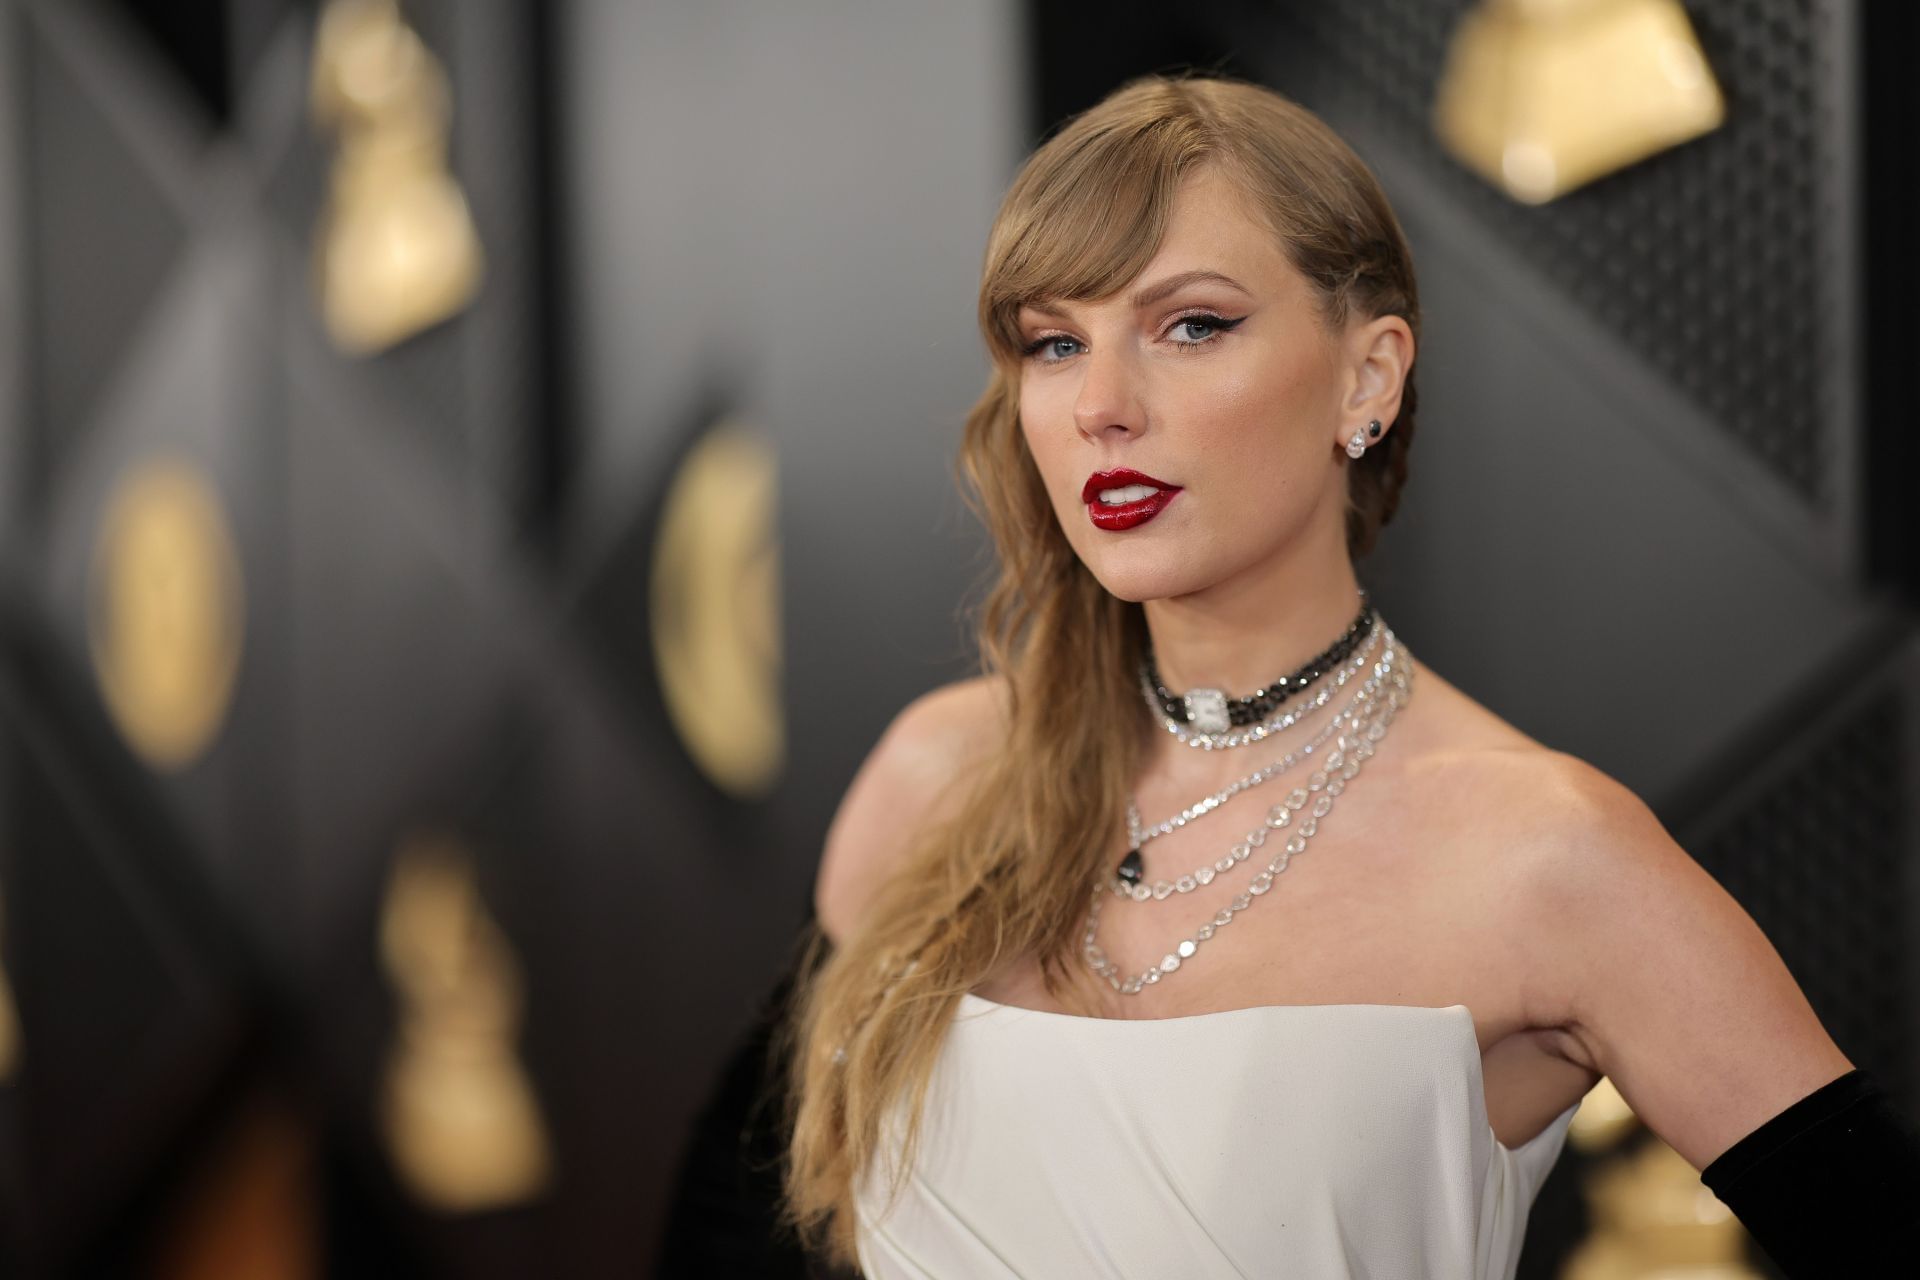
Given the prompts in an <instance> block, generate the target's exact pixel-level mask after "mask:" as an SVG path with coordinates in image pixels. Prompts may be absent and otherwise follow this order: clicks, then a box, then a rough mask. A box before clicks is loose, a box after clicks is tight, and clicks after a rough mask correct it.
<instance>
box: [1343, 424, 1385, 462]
mask: <svg viewBox="0 0 1920 1280" xmlns="http://www.w3.org/2000/svg"><path fill="white" fill-rule="evenodd" d="M1369 436H1371V437H1373V438H1374V439H1376V440H1377V439H1379V438H1380V419H1378V418H1375V419H1373V420H1372V421H1371V422H1369V423H1367V427H1366V430H1364V431H1356V432H1354V433H1353V435H1352V436H1351V437H1350V438H1349V439H1348V440H1347V456H1348V457H1349V458H1357V457H1359V456H1360V455H1361V454H1363V453H1365V452H1366V451H1367V438H1368V437H1369Z"/></svg>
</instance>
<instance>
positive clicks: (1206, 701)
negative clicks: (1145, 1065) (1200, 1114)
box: [1081, 591, 1412, 995]
mask: <svg viewBox="0 0 1920 1280" xmlns="http://www.w3.org/2000/svg"><path fill="white" fill-rule="evenodd" d="M1376 650H1377V651H1378V656H1377V657H1376V658H1373V659H1372V666H1371V670H1370V672H1369V674H1368V675H1367V676H1366V678H1365V679H1364V680H1362V681H1361V683H1360V685H1359V688H1358V690H1357V691H1356V692H1355V693H1354V694H1353V696H1352V697H1351V698H1349V699H1348V700H1347V702H1346V703H1345V704H1344V705H1343V706H1342V707H1341V709H1340V710H1339V711H1338V712H1336V713H1335V715H1334V716H1333V718H1332V719H1331V720H1330V721H1329V722H1328V723H1327V724H1326V725H1324V726H1323V727H1322V728H1321V729H1320V730H1319V731H1318V732H1317V733H1316V734H1314V736H1313V737H1312V738H1310V739H1309V740H1307V741H1305V742H1303V743H1301V744H1300V745H1299V746H1297V747H1296V748H1294V749H1293V750H1292V751H1289V752H1287V753H1286V754H1285V755H1283V756H1281V757H1280V758H1279V759H1277V760H1275V761H1273V762H1271V763H1270V764H1267V765H1265V766H1263V767H1262V768H1260V769H1257V770H1255V771H1254V772H1252V773H1250V774H1248V775H1246V776H1245V777H1242V778H1240V779H1238V780H1237V781H1235V782H1233V783H1230V784H1229V785H1228V786H1227V787H1225V788H1223V789H1222V790H1220V791H1217V792H1215V793H1214V794H1212V795H1210V796H1207V797H1204V798H1203V799H1201V800H1199V801H1197V802H1195V803H1194V804H1192V805H1189V806H1188V807H1187V808H1185V809H1183V810H1181V811H1180V812H1179V813H1177V814H1175V815H1174V816H1173V817H1171V818H1168V819H1166V820H1165V821H1163V822H1160V823H1157V824H1155V825H1154V826H1152V827H1147V826H1145V825H1144V824H1143V823H1142V821H1141V819H1140V814H1139V810H1138V808H1137V807H1136V806H1135V805H1133V804H1132V803H1131V802H1130V803H1129V804H1128V806H1127V831H1128V836H1129V845H1130V846H1131V847H1130V848H1129V850H1128V853H1127V856H1126V857H1125V858H1124V859H1122V861H1121V863H1120V866H1119V867H1118V868H1117V869H1116V871H1115V872H1114V874H1113V875H1112V876H1111V877H1110V878H1103V879H1102V880H1101V881H1100V882H1099V883H1097V884H1096V885H1094V887H1093V893H1092V898H1091V902H1090V903H1089V907H1088V911H1087V925H1086V931H1085V934H1084V937H1083V939H1082V948H1081V949H1082V953H1083V955H1084V956H1085V958H1086V961H1087V964H1088V966H1089V967H1090V968H1091V969H1092V970H1093V971H1094V973H1096V974H1097V975H1099V976H1100V977H1102V978H1105V979H1106V981H1107V983H1108V985H1109V986H1111V987H1112V988H1113V990H1115V991H1116V992H1119V993H1120V994H1121V995H1137V994H1138V993H1139V992H1140V991H1142V990H1144V989H1145V988H1147V987H1149V986H1152V985H1154V984H1156V983H1158V982H1159V981H1160V980H1161V979H1162V978H1163V977H1165V976H1166V975H1167V974H1171V973H1174V972H1176V971H1177V970H1178V969H1179V968H1180V967H1181V966H1182V965H1183V964H1185V963H1186V962H1188V961H1190V960H1191V959H1192V958H1193V956H1194V955H1195V953H1196V952H1198V951H1199V949H1200V947H1201V946H1202V945H1203V944H1204V943H1206V942H1207V941H1208V940H1209V939H1210V938H1212V937H1213V936H1214V934H1215V933H1217V932H1218V931H1219V930H1220V929H1222V928H1225V927H1226V926H1227V925H1228V924H1229V923H1231V922H1232V921H1233V919H1234V917H1235V916H1237V915H1238V914H1239V913H1240V912H1242V911H1245V910H1247V909H1248V908H1249V907H1251V906H1252V905H1253V902H1254V899H1256V898H1259V897H1262V896H1264V895H1265V894H1266V893H1267V891H1268V890H1269V889H1271V888H1272V887H1273V881H1274V877H1276V876H1278V875H1280V874H1281V873H1282V872H1283V871H1285V870H1286V869H1287V866H1288V864H1289V862H1290V861H1291V860H1292V858H1293V856H1294V855H1295V854H1298V853H1302V852H1305V850H1306V848H1307V843H1308V841H1310V840H1311V839H1312V838H1313V836H1314V834H1315V832H1316V831H1318V830H1319V824H1320V822H1321V820H1322V819H1324V818H1325V817H1326V816H1327V814H1328V813H1330V812H1331V811H1332V809H1333V802H1334V799H1335V798H1336V797H1337V796H1339V795H1340V794H1341V792H1343V791H1344V790H1345V789H1346V787H1347V785H1348V784H1349V783H1350V782H1352V781H1353V780H1354V779H1355V778H1356V777H1358V775H1359V773H1360V769H1361V766H1362V765H1363V764H1365V762H1366V761H1367V760H1369V759H1371V758H1372V756H1373V753H1374V748H1375V746H1376V744H1378V743H1379V742H1380V740H1381V739H1383V738H1384V737H1385V736H1386V733H1387V729H1388V727H1389V726H1390V725H1391V724H1392V723H1393V718H1394V716H1395V715H1396V714H1397V713H1398V712H1399V710H1400V708H1402V707H1403V706H1405V705H1406V702H1407V699H1408V698H1409V697H1411V696H1412V676H1411V670H1410V666H1409V664H1408V662H1407V653H1406V650H1405V648H1404V647H1403V646H1402V645H1401V644H1400V642H1399V640H1398V638H1397V637H1396V636H1395V635H1394V634H1393V631H1392V630H1391V629H1390V628H1389V627H1388V626H1387V625H1386V623H1385V621H1384V620H1383V619H1381V618H1380V617H1379V616H1378V614H1377V613H1376V612H1375V610H1374V609H1373V607H1372V605H1371V603H1370V602H1369V601H1368V600H1367V598H1366V593H1365V592H1364V591H1362V593H1361V610H1360V614H1359V616H1358V617H1356V618H1355V619H1354V621H1353V623H1352V624H1350V625H1349V626H1348V628H1347V630H1346V631H1345V632H1343V633H1342V635H1341V636H1340V638H1339V639H1337V640H1336V641H1335V642H1334V643H1333V644H1332V645H1330V646H1328V648H1327V650H1326V651H1325V652H1323V653H1322V654H1321V655H1320V656H1319V657H1318V658H1315V659H1314V660H1313V661H1311V662H1309V663H1307V664H1306V665H1305V666H1304V667H1302V668H1301V670H1300V671H1298V672H1295V673H1293V674H1292V675H1291V676H1288V677H1285V678H1283V679H1282V680H1278V681H1275V682H1273V683H1272V684H1270V685H1268V686H1266V688H1264V689H1262V690H1260V691H1258V692H1257V693H1256V694H1252V695H1248V697H1247V698H1243V699H1236V700H1232V701H1229V700H1227V699H1226V698H1225V696H1224V695H1223V694H1221V693H1220V691H1218V690H1196V691H1195V693H1196V694H1200V695H1202V696H1201V697H1199V698H1198V699H1195V697H1194V695H1193V694H1188V695H1174V694H1171V693H1169V692H1168V691H1167V690H1166V689H1165V688H1164V687H1162V686H1161V685H1160V682H1159V679H1158V676H1157V674H1156V673H1154V672H1153V671H1152V668H1151V659H1150V658H1149V659H1148V660H1147V661H1146V662H1143V663H1142V668H1141V689H1142V693H1143V694H1144V695H1145V696H1146V698H1147V700H1148V701H1149V703H1150V704H1151V705H1152V706H1153V707H1154V710H1155V711H1156V713H1157V714H1158V715H1159V716H1160V717H1161V720H1162V722H1163V724H1164V725H1166V727H1167V728H1168V731H1169V732H1171V733H1174V734H1175V736H1176V737H1180V740H1181V741H1183V742H1187V743H1188V745H1200V746H1202V749H1206V750H1220V749H1225V748H1230V747H1236V746H1243V745H1246V744H1248V743H1251V742H1257V741H1260V740H1262V739H1264V738H1266V737H1269V736H1272V735H1273V734H1276V733H1279V732H1281V731H1283V730H1285V729H1286V728H1289V727H1291V726H1292V725H1294V724H1297V723H1299V721H1300V720H1301V719H1303V718H1304V717H1305V715H1306V714H1307V713H1309V712H1311V711H1313V710H1315V709H1317V708H1318V707H1321V706H1324V705H1325V704H1326V702H1327V701H1328V699H1329V698H1331V697H1332V696H1333V694H1334V693H1335V692H1336V691H1337V690H1338V689H1339V688H1341V687H1342V686H1344V685H1345V684H1346V683H1347V682H1348V681H1349V680H1350V679H1351V678H1352V677H1353V676H1354V675H1355V674H1357V673H1358V672H1359V671H1360V670H1362V669H1363V668H1365V667H1366V666H1367V663H1368V660H1369V655H1372V654H1374V653H1375V651H1376ZM1330 670H1331V671H1335V672H1336V674H1335V678H1334V680H1333V681H1331V682H1329V683H1328V684H1327V685H1326V686H1325V687H1324V688H1322V689H1321V690H1320V692H1319V693H1318V694H1317V695H1316V696H1315V697H1313V698H1309V699H1306V700H1305V701H1304V702H1303V703H1302V704H1301V705H1300V706H1298V707H1296V708H1294V709H1293V710H1292V711H1290V712H1288V713H1287V714H1285V715H1279V716H1272V717H1271V718H1269V719H1266V720H1263V721H1260V722H1258V723H1253V722H1250V721H1249V722H1247V723H1249V724H1250V726H1251V727H1248V728H1243V729H1241V730H1239V731H1238V732H1236V731H1235V730H1234V729H1231V728H1225V729H1223V728H1219V727H1218V726H1219V725H1220V723H1221V720H1222V719H1223V718H1224V719H1225V720H1227V722H1228V723H1229V724H1233V723H1236V722H1234V721H1233V720H1232V715H1233V712H1232V711H1231V710H1230V709H1229V710H1227V711H1225V712H1220V708H1221V707H1222V706H1226V707H1228V708H1231V707H1233V706H1235V705H1244V706H1259V707H1262V708H1263V709H1264V714H1267V715H1270V716H1271V713H1272V712H1274V711H1276V710H1277V709H1278V707H1279V706H1280V704H1281V703H1282V702H1285V701H1286V700H1288V699H1289V698H1291V697H1292V696H1293V695H1294V694H1295V693H1298V692H1300V691H1301V690H1304V689H1305V688H1307V687H1308V686H1309V685H1311V684H1312V683H1313V681H1314V680H1315V679H1318V678H1319V676H1321V675H1324V674H1325V673H1326V672H1327V671H1330ZM1302 675H1307V679H1306V680H1305V681H1304V682H1302V681H1301V680H1300V677H1301V676H1302ZM1276 695H1277V696H1276ZM1195 708H1199V709H1200V710H1199V712H1198V714H1196V711H1195ZM1203 725H1204V726H1205V727H1201V726H1203ZM1182 733H1184V734H1186V735H1188V736H1186V737H1181V734H1182ZM1206 739H1216V740H1215V741H1211V742H1207V741H1206ZM1225 739H1232V740H1230V741H1229V740H1225ZM1308 760H1314V761H1315V762H1316V764H1317V767H1316V768H1315V769H1314V770H1313V772H1312V773H1311V774H1310V775H1309V776H1308V777H1307V778H1306V779H1305V780H1304V781H1303V782H1302V783H1301V784H1300V785H1297V786H1295V787H1294V788H1293V789H1292V790H1291V791H1290V792H1288V794H1287V795H1286V797H1285V798H1284V799H1282V800H1281V801H1280V802H1279V803H1277V804H1275V805H1273V806H1272V807H1271V808H1269V809H1268V810H1267V813H1266V816H1265V817H1264V818H1263V819H1262V820H1261V823H1260V825H1259V826H1257V827H1255V828H1254V829H1253V830H1251V831H1249V832H1248V833H1247V834H1246V835H1245V836H1244V837H1243V838H1242V839H1241V840H1239V841H1238V842H1236V843H1235V844H1234V845H1233V846H1232V847H1231V848H1229V849H1228V850H1227V851H1226V852H1225V853H1223V854H1222V855H1221V856H1220V857H1219V858H1217V859H1216V860H1215V861H1213V862H1211V863H1208V864H1205V865H1202V866H1200V867H1198V868H1196V869H1194V870H1193V871H1190V872H1188V873H1186V874H1184V875H1181V876H1179V877H1178V878H1176V879H1174V880H1171V881H1168V880H1165V879H1160V880H1156V881H1154V882H1153V883H1152V884H1151V885H1149V884H1147V883H1146V880H1145V876H1144V869H1143V867H1142V864H1141V860H1140V850H1141V848H1142V846H1144V845H1145V844H1146V843H1147V842H1149V841H1151V840H1153V839H1155V838H1157V837H1159V836H1162V835H1165V834H1167V833H1169V832H1172V831H1175V830H1178V829H1179V828H1181V827H1183V826H1185V825H1187V824H1188V823H1190V822H1192V821H1194V820H1196V819H1197V818H1200V817H1202V816H1204V815H1205V814H1208V813H1211V812H1213V811H1214V810H1216V809H1218V808H1219V807H1220V806H1222V805H1224V804H1225V803H1226V802H1227V801H1228V800H1229V799H1231V798H1232V797H1233V796H1236V795H1238V794H1240V793H1241V792H1243V791H1246V790H1249V789H1251V788H1253V787H1257V786H1260V785H1261V784H1263V783H1265V782H1268V781H1270V780H1271V779H1273V778H1276V777H1279V776H1280V775H1282V774H1284V773H1286V772H1287V771H1288V770H1289V769H1292V768H1293V767H1294V766H1295V765H1298V764H1300V763H1302V762H1303V761H1308ZM1282 837H1284V839H1282ZM1269 839H1278V840H1280V846H1281V847H1280V849H1279V851H1278V852H1276V853H1275V854H1274V855H1273V856H1272V857H1271V858H1270V859H1269V860H1268V862H1267V864H1266V866H1265V867H1264V868H1262V869H1261V870H1259V871H1257V872H1255V873H1254V874H1253V876H1252V877H1251V878H1250V879H1249V880H1248V882H1247V884H1246V886H1245V887H1244V888H1243V889H1242V890H1241V891H1240V892H1239V893H1237V894H1235V895H1234V897H1233V898H1232V899H1231V900H1229V902H1228V903H1227V905H1226V906H1225V907H1223V908H1221V910H1220V911H1218V912H1216V913H1215V915H1214V916H1213V918H1212V919H1211V920H1210V921H1208V922H1206V923H1204V924H1202V925H1201V926H1200V927H1199V928H1198V929H1197V930H1195V931H1194V932H1193V933H1191V934H1189V935H1188V936H1186V937H1184V938H1181V939H1179V940H1178V941H1177V942H1175V943H1174V944H1173V946H1172V947H1171V948H1169V949H1168V951H1167V952H1166V954H1165V956H1164V957H1163V958H1162V959H1161V960H1160V961H1159V963H1157V964H1154V965H1151V966H1149V967H1148V968H1147V969H1145V970H1144V971H1142V972H1140V973H1138V974H1132V975H1124V974H1123V973H1122V972H1121V970H1120V968H1119V966H1117V965H1115V964H1114V963H1113V962H1112V961H1111V960H1109V959H1108V958H1107V955H1106V952H1105V951H1104V950H1103V949H1102V948H1101V946H1100V945H1099V941H1098V938H1099V927H1100V910H1101V906H1102V904H1103V902H1104V900H1105V899H1107V898H1109V897H1123V898H1129V899H1132V900H1133V901H1136V902H1142V903H1145V902H1160V901H1165V900H1166V899H1168V898H1171V897H1173V896H1175V895H1176V894H1178V895H1185V894H1188V893H1192V892H1194V891H1195V890H1197V889H1199V888H1201V887H1203V886H1206V885H1209V884H1211V883H1213V882H1214V881H1215V880H1216V879H1218V878H1220V877H1221V876H1223V875H1225V874H1227V873H1229V872H1231V871H1233V870H1234V869H1235V868H1236V867H1238V866H1239V865H1240V864H1241V863H1242V862H1244V861H1246V860H1247V859H1248V858H1249V857H1250V856H1251V855H1252V853H1253V851H1254V850H1256V849H1260V848H1263V847H1264V846H1265V844H1266V843H1267V841H1268V840H1269Z"/></svg>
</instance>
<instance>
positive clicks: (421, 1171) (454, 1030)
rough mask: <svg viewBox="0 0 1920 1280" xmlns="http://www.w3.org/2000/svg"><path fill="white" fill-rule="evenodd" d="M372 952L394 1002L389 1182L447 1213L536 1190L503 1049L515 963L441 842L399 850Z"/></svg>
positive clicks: (537, 1144) (516, 1003) (386, 1102)
mask: <svg viewBox="0 0 1920 1280" xmlns="http://www.w3.org/2000/svg"><path fill="white" fill-rule="evenodd" d="M380 951H381V957H382V959H383V960H384V962H385V965H386V970H387V973H388V974H389V976H390V977H391V978H392V980H393V986H394V990H395V992H396V994H397V995H398V997H399V1002H400V1038H399V1043H398V1044H397V1045H396V1046H395V1049H394V1051H393V1053H392V1055H391V1057H390V1058H389V1061H388V1064H387V1076H386V1089H385V1094H384V1098H383V1101H382V1115H381V1120H382V1127H383V1129H384V1131H385V1134H386V1140H387V1146H388V1150H389V1152H390V1153H391V1155H392V1158H393V1162H394V1166H395V1168H396V1170H397V1171H398V1173H399V1175H400V1178H401V1181H402V1182H403V1183H404V1184H405V1185H406V1186H407V1187H408V1188H409V1189H410V1190H411V1191H412V1192H413V1194H414V1195H415V1196H416V1197H418V1198H419V1199H420V1200H421V1202H423V1203H425V1204H428V1205H431V1206H433V1207H434V1208H437V1209H440V1210H442V1211H445V1212H450V1213H460V1212H473V1211H477V1210H483V1209H493V1208H499V1207H502V1206H506V1205H511V1204H515V1203H519V1202H522V1201H525V1200H527V1199H530V1198H531V1197H533V1196H535V1195H537V1194H539V1193H540V1192H541V1191H542V1190H543V1189H544V1188H545V1187H546V1185H547V1182H548V1179H549V1176H550V1164H551V1159H550V1156H549V1147H548V1141H547V1135H546V1127H545V1124H544V1123H543V1121H542V1119H541V1116H540V1108H539V1104H538V1102H537V1101H536V1100H535V1098H534V1095H533V1087H532V1083H531V1082H530V1081H529V1080H528V1078H527V1075H526V1072H525V1071H524V1070H523V1069H522V1067H521V1065H520V1063H519V1060H518V1058H517V1057H516V1056H515V1052H514V1045H513V1042H514V1037H515V1035H516V1033H517V1032H518V1030H519V1024H520V1008H521V981H520V971H519V965H518V964H517V962H516V961H515V959H514V956H513V953H512V951H511V949H510V948H509V946H508V944H507V941H506V938H505V936H504V935H502V934H501V932H500V930H499V928H498V926H496V925H495V924H494V923H493V921H492V919H491V918H490V917H489V916H488V914H487V910H486V906H485V904H484V903H483V902H482V901H481V900H480V896H479V893H478V891H477V888H476V886H475V884H474V879H473V868H472V864H471V862H470V860H469V859H468V857H467V855H466V853H465V851H464V850H462V849H461V847H460V846H459V845H458V844H457V843H456V842H455V841H454V840H453V839H452V838H450V837H447V836H441V835H433V834H426V835H420V836H416V837H414V838H412V839H410V840H408V841H407V842H405V843H404V844H403V845H402V847H401V849H400V852H399V854H398V856H397V857H396V859H395V861H394V866H393V872H392V875H391V877H390V879H389V881H388V887H387V895H386V904H385V909H384V911H383V913H382V916H381V922H380Z"/></svg>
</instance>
